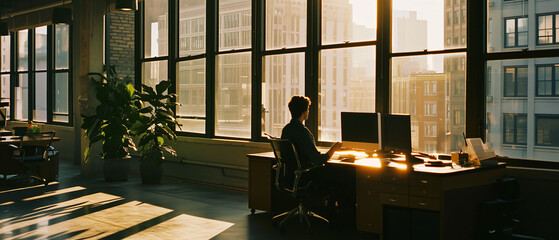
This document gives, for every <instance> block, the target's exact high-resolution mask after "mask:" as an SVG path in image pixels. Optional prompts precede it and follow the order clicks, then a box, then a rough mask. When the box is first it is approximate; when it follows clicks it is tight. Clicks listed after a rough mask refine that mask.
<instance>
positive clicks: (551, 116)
mask: <svg viewBox="0 0 559 240" xmlns="http://www.w3.org/2000/svg"><path fill="white" fill-rule="evenodd" d="M534 119H535V121H534V127H535V131H534V135H535V136H534V138H535V141H534V145H535V146H538V147H552V148H559V142H558V143H557V145H542V144H538V132H539V131H538V129H539V128H538V120H539V119H556V121H559V114H535V118H534Z"/></svg>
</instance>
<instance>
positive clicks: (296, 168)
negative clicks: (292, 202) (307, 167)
mask: <svg viewBox="0 0 559 240" xmlns="http://www.w3.org/2000/svg"><path fill="white" fill-rule="evenodd" d="M269 140H270V143H271V145H272V149H273V150H274V155H275V157H276V166H274V169H275V170H276V179H275V185H276V188H277V189H278V190H279V191H288V192H296V191H297V184H298V182H299V178H300V177H301V172H302V167H301V162H300V161H299V157H298V155H297V150H295V147H294V146H293V143H291V141H289V140H287V139H277V138H273V139H272V138H271V139H269Z"/></svg>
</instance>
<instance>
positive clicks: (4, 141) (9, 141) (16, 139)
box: [0, 137, 60, 145]
mask: <svg viewBox="0 0 559 240" xmlns="http://www.w3.org/2000/svg"><path fill="white" fill-rule="evenodd" d="M49 140H50V139H47V138H44V139H43V138H41V139H27V138H26V139H24V140H23V142H43V141H49ZM20 141H21V138H20V137H8V138H5V137H1V138H0V145H7V144H17V143H19V142H20ZM52 141H54V142H58V141H60V138H59V137H54V138H53V139H52Z"/></svg>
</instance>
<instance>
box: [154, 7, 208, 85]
mask: <svg viewBox="0 0 559 240" xmlns="http://www.w3.org/2000/svg"><path fill="white" fill-rule="evenodd" d="M162 4H163V3H162ZM161 14H162V13H161ZM205 16H206V1H204V0H202V1H188V0H180V1H179V49H178V50H179V57H185V56H195V55H199V54H203V53H205V51H206V43H205V42H204V40H205V38H204V36H205V35H206V24H205V23H206V17H205ZM191 39H192V43H191ZM179 94H180V93H179Z"/></svg>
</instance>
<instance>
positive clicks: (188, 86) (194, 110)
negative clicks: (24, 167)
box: [177, 59, 206, 133]
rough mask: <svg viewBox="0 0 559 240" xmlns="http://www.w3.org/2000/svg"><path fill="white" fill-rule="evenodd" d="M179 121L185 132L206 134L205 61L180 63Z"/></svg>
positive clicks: (178, 70)
mask: <svg viewBox="0 0 559 240" xmlns="http://www.w3.org/2000/svg"><path fill="white" fill-rule="evenodd" d="M177 66H178V69H177V77H178V79H179V82H178V86H177V88H178V89H177V90H178V91H177V93H178V94H177V95H178V99H177V101H178V102H179V103H180V104H181V106H178V107H177V119H178V121H179V122H180V123H181V124H182V125H183V126H182V127H181V128H180V129H179V128H178V127H177V130H179V131H183V132H195V133H205V132H206V61H205V60H204V59H199V60H193V61H186V62H180V63H178V65H177Z"/></svg>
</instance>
